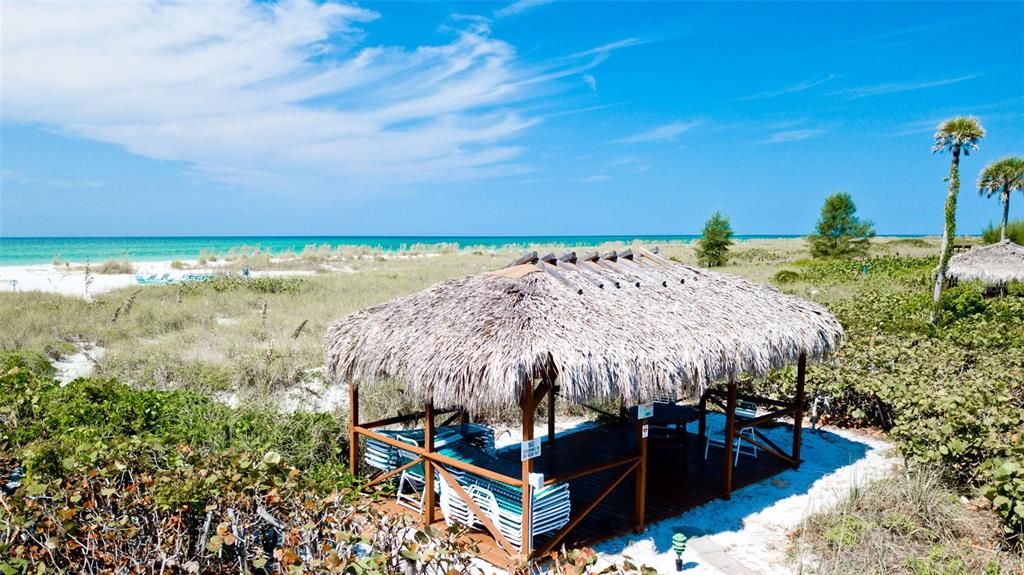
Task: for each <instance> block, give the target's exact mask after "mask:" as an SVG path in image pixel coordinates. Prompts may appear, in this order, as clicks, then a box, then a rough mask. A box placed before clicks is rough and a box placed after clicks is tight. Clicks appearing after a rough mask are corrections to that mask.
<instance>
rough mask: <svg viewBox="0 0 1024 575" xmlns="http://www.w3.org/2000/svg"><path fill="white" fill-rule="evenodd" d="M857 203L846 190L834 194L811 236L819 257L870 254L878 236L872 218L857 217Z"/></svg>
mask: <svg viewBox="0 0 1024 575" xmlns="http://www.w3.org/2000/svg"><path fill="white" fill-rule="evenodd" d="M856 214H857V206H856V205H855V204H854V203H853V198H851V197H850V194H848V193H846V192H837V193H834V194H830V195H829V196H828V197H827V198H825V205H823V206H822V208H821V218H820V219H819V220H818V224H817V225H816V226H815V229H814V233H812V234H811V235H809V236H807V241H808V242H809V243H810V245H811V255H812V256H814V257H815V258H841V257H850V256H863V255H867V252H868V248H869V247H870V241H871V238H872V237H874V235H875V230H874V227H873V226H872V224H871V222H869V221H862V220H861V219H860V218H858V217H857V215H856Z"/></svg>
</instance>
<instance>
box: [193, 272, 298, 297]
mask: <svg viewBox="0 0 1024 575" xmlns="http://www.w3.org/2000/svg"><path fill="white" fill-rule="evenodd" d="M303 284H304V281H303V279H302V278H297V277H276V276H262V277H248V278H247V277H242V276H239V275H227V274H223V275H217V276H214V277H213V278H212V279H209V280H207V281H204V282H195V283H190V284H185V287H187V288H188V289H187V290H186V291H187V292H189V293H192V292H201V291H202V290H205V289H211V290H213V291H215V292H226V291H243V290H244V291H251V292H255V293H260V294H272V293H273V294H277V293H297V292H299V291H300V290H301V289H302V287H303Z"/></svg>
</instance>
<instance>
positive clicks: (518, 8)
mask: <svg viewBox="0 0 1024 575" xmlns="http://www.w3.org/2000/svg"><path fill="white" fill-rule="evenodd" d="M554 1H555V0H517V1H516V2H513V3H511V4H509V5H508V6H505V7H503V8H499V9H497V10H495V11H494V16H495V17H496V18H506V17H508V16H515V15H516V14H520V13H522V12H525V11H527V10H529V9H530V8H536V7H537V6H543V5H544V4H551V3H552V2H554Z"/></svg>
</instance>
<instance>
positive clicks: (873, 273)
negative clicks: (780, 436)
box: [751, 257, 1024, 540]
mask: <svg viewBox="0 0 1024 575" xmlns="http://www.w3.org/2000/svg"><path fill="white" fill-rule="evenodd" d="M900 260H903V261H900ZM934 263H935V262H934V260H932V259H930V258H921V259H916V258H915V259H911V258H890V257H886V258H872V259H868V260H860V261H854V260H832V261H825V262H811V263H807V264H804V265H802V266H801V267H802V270H801V273H800V276H799V278H796V279H794V282H810V283H817V284H828V283H831V282H841V281H843V278H846V279H847V280H848V279H850V278H853V277H860V278H861V281H858V282H857V283H856V284H854V285H855V288H854V292H853V294H852V295H850V296H849V297H843V298H839V299H837V300H835V301H830V302H827V305H828V307H829V308H830V310H831V311H832V312H833V313H835V314H836V316H837V317H838V318H839V320H840V321H841V322H842V323H843V326H844V328H845V330H846V334H847V338H846V341H845V342H844V343H843V346H842V347H841V348H840V350H839V352H838V353H837V354H836V355H835V356H834V357H833V358H831V359H829V360H828V361H826V362H825V363H822V364H816V365H813V366H812V367H811V368H810V370H809V372H808V394H809V395H812V394H813V393H815V392H818V391H821V392H824V393H826V394H828V395H829V396H830V397H831V401H830V404H831V408H832V418H833V421H835V422H837V423H841V424H844V425H853V426H860V425H863V426H877V427H881V428H883V429H885V430H887V431H888V432H889V434H890V437H892V438H894V439H895V440H896V441H897V442H898V443H899V446H900V449H901V451H902V452H903V454H904V455H905V457H906V458H907V460H908V462H910V463H911V464H914V465H929V464H938V466H939V468H941V469H942V470H943V471H944V473H945V474H946V476H947V478H948V479H950V480H951V481H952V482H953V484H954V485H956V486H958V487H959V488H961V489H965V490H967V489H973V488H977V487H981V488H982V489H983V492H984V493H985V494H986V495H988V496H989V498H990V499H992V501H993V505H994V507H995V509H996V511H997V512H998V513H1000V514H1001V515H1002V517H1003V518H1004V520H1005V522H1006V526H1007V529H1008V530H1009V532H1010V533H1011V540H1012V539H1014V537H1017V538H1019V537H1020V534H1021V533H1022V531H1024V513H1022V511H1024V496H1022V493H1021V491H1020V490H1019V489H1017V487H1016V486H1017V485H1018V484H1017V483H1015V482H1016V481H1019V475H1017V474H1018V469H1017V467H1015V465H1016V463H1014V462H1019V461H1020V460H1021V459H1022V457H1021V453H1022V452H1024V298H1021V297H1019V295H1018V293H1019V288H1017V287H1011V288H1010V290H1008V291H1009V296H1007V297H1002V298H988V299H987V298H984V297H983V296H982V291H981V288H980V287H979V286H977V285H973V284H962V285H959V286H956V287H953V288H951V289H949V290H946V293H945V294H944V295H943V299H942V302H941V306H940V309H941V314H940V321H939V322H938V324H937V325H935V326H932V325H930V324H929V323H928V321H927V320H928V312H929V307H930V298H929V297H928V293H927V291H926V289H921V288H922V286H924V287H926V286H927V281H928V277H929V274H930V273H931V268H933V267H934ZM865 265H866V266H868V273H867V274H866V275H865V274H863V266H865ZM858 269H859V271H858ZM857 274H860V275H859V276H858V275H857ZM809 278H816V279H814V280H811V279H809ZM794 380H795V373H794V370H793V369H792V368H790V369H785V370H780V371H778V372H775V373H772V374H770V375H769V376H768V377H767V378H766V379H765V380H764V381H756V382H752V384H751V385H752V386H753V387H754V389H755V390H756V391H758V392H759V393H764V394H769V395H770V394H772V393H776V394H779V395H781V396H792V394H793V393H794V391H795V390H794ZM1005 462H1009V463H1005ZM997 497H999V499H997ZM1014 534H1015V535H1014Z"/></svg>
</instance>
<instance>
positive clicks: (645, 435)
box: [641, 423, 649, 439]
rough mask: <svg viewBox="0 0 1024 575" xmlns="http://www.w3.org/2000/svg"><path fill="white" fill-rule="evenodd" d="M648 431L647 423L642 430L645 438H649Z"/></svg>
mask: <svg viewBox="0 0 1024 575" xmlns="http://www.w3.org/2000/svg"><path fill="white" fill-rule="evenodd" d="M648 431H649V429H648V427H647V424H646V423H645V424H644V427H643V429H642V430H641V432H642V436H643V438H644V439H647V432H648Z"/></svg>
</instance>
